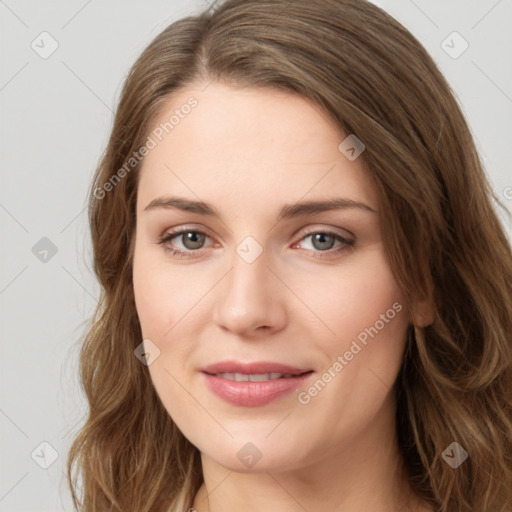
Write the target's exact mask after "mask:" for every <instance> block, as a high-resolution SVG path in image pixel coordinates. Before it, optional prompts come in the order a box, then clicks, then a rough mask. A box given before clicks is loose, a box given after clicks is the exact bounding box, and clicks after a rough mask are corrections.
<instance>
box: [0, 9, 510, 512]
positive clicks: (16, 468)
mask: <svg viewBox="0 0 512 512" xmlns="http://www.w3.org/2000/svg"><path fill="white" fill-rule="evenodd" d="M376 3H378V4H379V5H380V6H381V7H383V8H384V9H386V10H387V11H388V12H389V13H390V14H392V15H393V16H394V17H395V18H397V19H398V20H399V21H400V22H402V23H403V24H404V25H405V26H406V27H407V28H408V29H409V30H410V31H411V32H412V33H413V34H414V35H415V36H416V37H417V38H418V39H419V40H420V41H421V42H422V43H423V45H424V46H425V47H426V49H427V50H428V51H429V53H430V54H431V55H432V56H433V58H434V60H435V61H436V62H437V64H438V65H439V67H440V69H441V71H442V72H443V73H444V75H445V76H446V78H447V79H448V81H449V82H450V84H451V85H452V87H453V89H454V91H455V93H456V95H457V97H458V100H459V103H460V105H461V106H462V108H463V111H464V113H465V115H466V118H467V119H468V121H469V124H470V127H471V130H472V132H473V134H474V137H475V140H476V143H477V147H478V149H479V151H480V154H481V156H482V158H483V161H484V164H485V167H486V170H487V173H488V175H489V177H490V180H491V184H492V186H493V188H494V190H495V192H496V194H497V195H498V196H499V198H500V199H501V200H502V201H503V203H504V204H505V206H506V207H507V208H508V210H509V211H510V209H511V207H512V173H511V172H510V162H511V161H512V144H511V141H512V67H511V66H510V62H511V56H512V55H511V54H512V32H511V31H510V30H509V28H510V21H511V20H512V0H472V1H468V0H448V1H445V0H443V1H441V0H435V1H432V0H430V1H427V0H382V1H379V2H376ZM205 6H206V2H203V1H201V0H195V1H191V0H166V1H164V0H150V1H147V0H146V1H144V2H143V1H142V0H139V1H126V0H124V1H122V0H116V1H114V0H103V1H98V0H88V1H87V0H73V1H70V0H59V1H55V0H54V1H48V0H47V1H45V2H39V1H36V0H31V1H25V2H15V1H14V0H0V24H1V27H0V38H1V42H0V54H1V68H0V108H1V117H0V124H1V137H0V144H1V156H2V157H1V171H2V174H1V187H0V223H1V228H2V231H1V242H2V243H1V251H2V252H1V254H2V259H1V265H0V308H1V328H2V343H1V364H2V370H1V382H0V389H1V396H0V432H1V437H0V443H1V452H0V460H1V461H2V463H1V479H0V511H1V512H22V511H23V512H29V511H34V512H35V511H37V512H53V511H61V510H66V511H71V510H72V507H71V499H70V495H69V492H68V488H67V484H66V481H65V463H66V457H67V452H68V449H69V446H70V443H71V440H72V437H73V435H74V433H75V432H76V431H77V429H78V427H79V425H80V424H81V422H82V421H83V418H84V413H85V411H86V403H85V400H84V397H83V396H82V393H81V389H80V385H79V381H78V366H77V357H78V349H77V346H76V340H77V339H78V338H79V337H80V336H81V335H82V334H83V323H84V321H85V320H86V319H87V318H89V317H90V315H91V314H92V312H93V310H94V307H95V306H96V302H97V297H98V292H99V289H98V285H97V283H96V282H95V279H94V277H93V274H92V272H91V249H90V246H89V242H88V240H89V235H88V228H87V213H86V210H85V207H86V194H87V192H88V187H89V183H90V180H91V177H92V174H93V172H94V169H95V167H96V165H97V163H98V159H99V157H100V155H101V153H102V151H103V149H104V148H105V145H106V143H107V137H108V135H109V132H110V129H111V126H112V120H113V110H114V108H115V105H116V104H117V101H118V98H119V93H120V90H121V84H122V82H123V80H124V77H125V76H126V74H127V71H128V69H129V67H130V66H131V65H132V64H133V62H134V61H135V59H136V58H137V57H138V55H139V54H140V52H141V51H142V50H143V49H144V48H145V46H146V45H147V44H148V43H149V42H150V41H151V40H152V39H153V38H154V37H155V36H156V35H157V34H158V33H159V32H160V31H161V30H163V29H164V27H166V26H167V25H168V24H170V23H171V22H173V21H174V20H177V19H179V18H182V17H184V16H186V15H189V14H194V13H196V12H198V11H199V10H200V9H201V8H203V7H205ZM500 217H501V218H502V219H503V222H504V224H505V227H506V230H507V233H508V235H509V238H510V237H511V232H512V229H511V223H510V220H509V219H507V218H506V216H504V215H503V214H501V213H500Z"/></svg>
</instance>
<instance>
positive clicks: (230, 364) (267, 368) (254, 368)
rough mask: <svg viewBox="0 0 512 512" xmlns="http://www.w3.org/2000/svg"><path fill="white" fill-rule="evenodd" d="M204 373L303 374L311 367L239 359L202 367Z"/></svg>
mask: <svg viewBox="0 0 512 512" xmlns="http://www.w3.org/2000/svg"><path fill="white" fill-rule="evenodd" d="M201 371H202V372H204V373H209V374H211V375H215V374H217V373H243V374H246V375H254V374H262V373H283V374H292V375H301V374H303V373H306V372H309V371H311V368H298V367H294V366H289V365H287V364H282V363H275V362H272V361H256V362H253V363H242V362H239V361H220V362H218V363H214V364H210V365H208V366H205V367H204V368H201Z"/></svg>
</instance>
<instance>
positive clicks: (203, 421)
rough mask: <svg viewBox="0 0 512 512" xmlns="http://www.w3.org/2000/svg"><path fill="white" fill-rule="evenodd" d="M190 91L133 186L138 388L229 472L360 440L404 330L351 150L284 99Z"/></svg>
mask: <svg viewBox="0 0 512 512" xmlns="http://www.w3.org/2000/svg"><path fill="white" fill-rule="evenodd" d="M205 85H206V84H200V85H198V87H197V88H195V87H188V88H187V89H186V90H183V91H181V92H180V94H179V95H178V96H176V97H174V99H173V100H172V102H170V103H169V105H168V109H166V111H165V112H164V113H163V114H162V116H161V118H160V119H159V120H158V121H157V123H156V124H155V129H156V131H154V132H153V134H152V135H150V136H151V137H152V139H153V142H155V144H156V147H152V146H153V145H154V144H153V143H149V144H148V147H150V146H151V147H152V148H151V149H150V150H149V152H148V154H147V155H146V156H145V158H144V162H143V167H142V170H141V175H140V181H139V185H138V198H137V228H136V243H135V254H134V267H133V280H134V290H135V299H136V306H137V312H138V317H139V320H140V324H141V328H142V333H143V337H144V339H145V342H144V348H145V350H146V353H149V356H148V362H149V366H148V370H149V372H150V375H151V378H152V381H153V383H154V386H155V389H156V391H157V393H158V395H159V397H160V399H161V401H162V403H163V405H164V407H165V408H166V409H167V411H168V412H169V415H170V416H171V417H172V419H173V420H174V421H175V423H176V424H177V426H178V427H179V429H180V430H181V431H182V432H183V434H184V435H185V436H186V437H187V438H188V439H189V440H190V441H191V442H192V443H193V444H194V445H195V446H197V447H198V449H199V450H200V451H201V452H202V453H203V456H205V457H208V458H209V459H211V460H213V461H215V462H216V463H218V464H221V465H222V466H224V467H227V468H229V469H232V470H237V471H266V470H269V469H294V468H295V469H298V468H304V467H307V466H308V465H309V464H313V463H315V462H320V461H322V460H326V459H327V458H328V457H330V456H332V455H333V454H336V453H337V454H339V453H342V452H343V451H345V452H347V450H350V449H351V447H352V448H353V447H356V446H357V440H358V439H362V438H364V439H366V440H368V439H372V438H374V440H375V443H377V442H379V439H381V438H382V437H383V436H388V435H389V433H390V432H391V430H390V428H389V427H390V425H391V424H392V418H393V413H394V402H393V398H392V392H391V388H392V385H393V382H394V380H395V378H396V375H397V372H398V370H399V366H400V362H401V359H402V354H403V349H404V343H405V337H406V329H407V325H408V323H409V320H410V317H409V308H408V306H407V305H406V304H405V298H404V295H403V294H402V292H401V290H400V288H399V286H398V285H397V283H396V282H395V279H394V277H393V275H392V272H391V270H390V267H389V265H388V262H387V260H386V257H385V253H384V245H383V240H382V236H381V229H380V222H379V218H380V217H379V207H378V197H377V195H376V191H375V188H374V186H373V184H372V182H371V181H370V179H369V176H368V174H367V170H366V169H365V164H364V163H363V160H362V158H355V157H356V156H357V152H358V150H360V149H361V147H360V146H359V147H358V146H354V144H353V143H352V144H351V140H350V139H349V140H348V141H345V142H344V143H343V144H342V146H341V149H340V144H341V143H342V142H343V141H344V140H345V138H346V137H347V135H348V134H343V133H341V132H340V131H339V130H338V129H337V127H336V125H335V124H333V122H332V121H330V120H329V118H328V117H327V115H326V114H325V113H323V112H322V111H321V110H320V109H319V108H318V107H316V106H313V105H312V104H311V103H309V102H308V101H307V100H305V99H304V98H301V97H299V96H295V95H292V94H288V93H285V92H283V91H276V90H271V89H259V90H257V89H240V88H232V87H229V86H227V85H220V84H218V83H212V84H211V85H209V86H208V87H207V88H206V89H205V90H204V91H201V89H203V88H204V86H205ZM191 96H193V97H194V98H195V100H196V101H197V104H196V103H195V102H192V103H193V104H194V105H195V106H194V107H193V108H182V106H184V105H187V104H189V105H190V104H192V103H191V102H190V100H189V98H190V97H191ZM187 101H189V102H188V103H187ZM176 110H178V112H176ZM173 114H174V115H175V119H174V123H173V125H172V126H171V125H170V124H169V123H168V124H167V125H165V124H164V125H161V124H160V123H165V122H168V121H169V119H170V117H171V116H172V115H173ZM176 116H177V117H176ZM178 118H179V121H177V122H176V119H178ZM162 126H165V128H166V129H167V131H168V133H166V130H165V129H162ZM159 127H160V128H159ZM158 128H159V129H158ZM155 134H158V135H155ZM160 138H161V140H159V139H160ZM362 142H363V143H364V141H362ZM351 147H354V148H355V151H351V150H350V148H351ZM316 203H318V205H316V206H315V204H316ZM328 203H331V207H330V208H328V207H326V204H328ZM162 238H164V239H166V241H165V242H164V243H162V244H161V243H159V242H160V240H161V239H162ZM173 250H176V251H182V252H181V253H179V254H173V252H172V251H173ZM141 342H142V340H141ZM141 364H142V363H141ZM283 375H284V376H283Z"/></svg>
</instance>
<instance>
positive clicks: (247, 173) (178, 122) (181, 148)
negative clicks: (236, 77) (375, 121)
mask: <svg viewBox="0 0 512 512" xmlns="http://www.w3.org/2000/svg"><path fill="white" fill-rule="evenodd" d="M206 85H207V84H206V83H203V84H198V85H197V86H190V87H187V88H186V89H183V90H181V91H179V92H178V93H177V94H175V95H173V97H172V99H170V100H169V101H168V102H167V103H166V105H165V108H163V109H162V111H161V113H160V115H159V116H158V118H157V119H156V120H155V123H154V127H153V130H152V132H151V133H152V135H151V136H152V138H153V139H154V140H155V142H156V146H155V147H154V148H153V149H152V150H151V151H149V153H148V154H147V155H146V156H145V157H144V160H143V165H142V169H141V176H140V180H139V194H138V196H139V199H140V201H141V202H142V201H145V202H146V203H147V202H149V201H150V200H151V199H153V198H154V197H155V196H156V195H158V194H160V195H161V194H162V193H171V192H175V191H177V192H180V193H183V194H186V195H188V196H189V197H190V196H191V194H193V195H195V196H198V197H201V198H203V197H204V196H208V198H209V199H210V200H211V201H216V200H217V201H223V200H224V201H225V200H226V198H227V197H230V194H231V195H236V196H237V198H238V200H239V201H241V200H242V198H243V199H244V200H247V201H252V202H258V198H259V200H260V201H262V202H263V199H265V198H266V199H267V200H270V199H272V197H273V196H276V194H277V195H281V196H282V195H285V196H286V197H287V200H292V199H293V198H295V199H296V200H298V199H300V198H301V197H303V196H304V195H306V194H309V193H311V194H314V193H316V194H317V195H318V194H320V195H321V196H322V197H328V196H329V193H330V192H331V191H333V190H336V192H337V193H338V195H339V194H343V195H344V196H347V195H350V196H354V197H353V198H354V199H360V200H363V199H364V200H365V201H366V202H372V203H373V204H374V205H376V196H375V191H374V189H373V185H372V183H371V181H370V179H369V176H368V172H367V169H366V168H365V164H364V161H363V159H362V158H358V159H356V160H354V161H350V160H348V159H347V158H346V156H344V155H343V154H342V153H341V152H340V150H339V145H340V143H342V141H343V140H344V139H345V138H346V136H347V134H344V133H343V132H342V131H341V129H340V128H339V126H337V124H336V123H335V122H334V121H333V120H332V119H331V118H330V117H329V115H328V114H327V113H326V112H324V111H323V110H322V109H321V108H320V107H319V106H317V105H315V104H314V103H313V102H311V101H309V100H307V99H305V98H303V97H301V96H298V95H295V94H292V93H288V92H286V91H280V90H277V89H268V88H258V89H256V88H240V87H234V86H228V85H223V84H219V83H215V82H214V83H211V84H210V85H207V86H206ZM205 86H206V88H205ZM191 98H193V100H191ZM187 105H195V106H194V107H192V108H190V107H189V106H187ZM171 118H172V119H171ZM155 134H156V135H155ZM160 139H161V140H160ZM315 198H316V197H315ZM196 199H197V197H196ZM211 201H210V202H211ZM267 202H268V201H267ZM281 202H283V201H281Z"/></svg>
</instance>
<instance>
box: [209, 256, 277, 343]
mask: <svg viewBox="0 0 512 512" xmlns="http://www.w3.org/2000/svg"><path fill="white" fill-rule="evenodd" d="M217 289H218V291H217V297H216V301H215V302H216V303H215V306H214V315H213V320H214V322H215V323H216V325H218V326H219V327H220V328H222V329H224V330H227V331H230V332H231V333H233V334H236V335H238V336H244V337H251V336H252V337H254V336H259V335H261V334H263V335H269V334H272V333H274V332H278V331H279V330H281V329H282V328H283V327H284V325H285V324H286V314H287V313H286V306H285V300H286V297H285V294H286V289H285V287H284V286H283V284H282V283H281V282H280V281H279V279H277V277H276V276H275V270H274V271H271V270H270V268H269V262H268V260H267V258H266V256H265V253H263V254H261V255H260V256H259V257H258V258H257V259H256V261H254V262H252V263H247V262H246V261H244V260H243V259H242V258H241V257H240V256H239V255H238V254H236V253H235V254H234V257H233V260H232V267H231V270H230V272H228V274H227V275H226V276H225V278H224V279H223V280H222V283H219V286H218V287H217Z"/></svg>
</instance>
